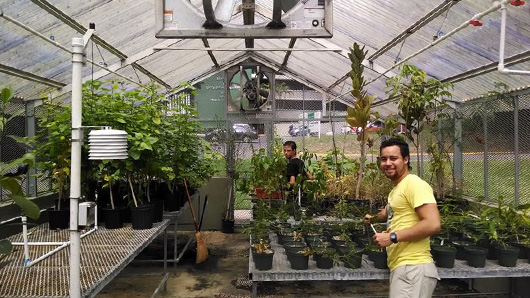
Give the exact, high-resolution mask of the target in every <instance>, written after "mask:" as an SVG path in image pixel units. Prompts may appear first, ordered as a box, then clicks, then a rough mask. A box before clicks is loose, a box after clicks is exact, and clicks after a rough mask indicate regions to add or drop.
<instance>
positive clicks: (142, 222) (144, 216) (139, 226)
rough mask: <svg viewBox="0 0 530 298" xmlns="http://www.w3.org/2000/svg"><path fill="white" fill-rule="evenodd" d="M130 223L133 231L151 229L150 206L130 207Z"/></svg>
mask: <svg viewBox="0 0 530 298" xmlns="http://www.w3.org/2000/svg"><path fill="white" fill-rule="evenodd" d="M130 209H131V222H132V228H133V229H134V230H145V229H151V228H152V227H153V216H152V213H151V206H149V205H144V206H139V207H131V208H130Z"/></svg>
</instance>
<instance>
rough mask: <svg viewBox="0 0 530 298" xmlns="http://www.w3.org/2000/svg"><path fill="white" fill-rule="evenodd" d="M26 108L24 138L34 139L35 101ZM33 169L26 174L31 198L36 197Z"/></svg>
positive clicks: (26, 105)
mask: <svg viewBox="0 0 530 298" xmlns="http://www.w3.org/2000/svg"><path fill="white" fill-rule="evenodd" d="M25 107H26V136H27V137H28V138H33V137H35V125H36V123H35V101H33V100H32V101H28V102H26V104H25ZM35 173H36V171H35V168H32V169H30V170H29V171H28V173H27V174H26V183H27V185H26V186H27V187H26V189H27V195H28V196H31V197H36V196H37V177H35Z"/></svg>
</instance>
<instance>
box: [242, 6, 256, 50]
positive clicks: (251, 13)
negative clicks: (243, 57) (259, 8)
mask: <svg viewBox="0 0 530 298" xmlns="http://www.w3.org/2000/svg"><path fill="white" fill-rule="evenodd" d="M241 10H243V24H245V25H254V21H255V14H256V1H255V0H243V2H242V3H241ZM245 47H246V48H253V47H254V38H245Z"/></svg>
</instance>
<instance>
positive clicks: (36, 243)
mask: <svg viewBox="0 0 530 298" xmlns="http://www.w3.org/2000/svg"><path fill="white" fill-rule="evenodd" d="M96 230H97V226H94V228H93V229H91V230H90V231H87V232H85V233H84V234H83V235H81V237H80V238H81V239H83V238H84V237H86V236H88V235H90V234H92V233H93V232H95V231H96ZM11 244H13V245H14V246H21V245H24V243H23V242H13V243H11ZM27 245H29V246H57V245H58V246H59V247H56V248H55V249H53V250H51V251H49V252H47V253H45V254H43V255H42V256H40V257H38V258H37V259H35V260H33V261H31V262H28V261H25V262H24V263H25V265H26V266H27V267H31V266H33V265H35V264H37V263H39V262H40V261H42V260H44V259H46V258H47V257H49V256H51V255H53V254H55V253H57V252H58V251H60V250H61V249H63V248H65V247H67V246H69V245H70V241H67V242H29V243H27Z"/></svg>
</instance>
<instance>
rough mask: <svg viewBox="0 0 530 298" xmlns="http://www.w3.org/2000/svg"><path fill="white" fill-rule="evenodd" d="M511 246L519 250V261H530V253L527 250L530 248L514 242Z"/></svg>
mask: <svg viewBox="0 0 530 298" xmlns="http://www.w3.org/2000/svg"><path fill="white" fill-rule="evenodd" d="M510 246H513V247H517V248H519V254H518V255H517V258H518V259H528V252H527V249H526V248H527V247H528V245H527V244H524V243H517V242H513V243H510Z"/></svg>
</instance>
